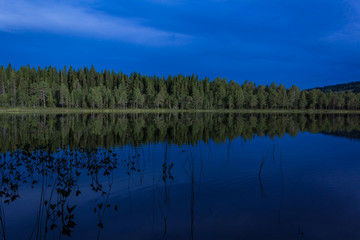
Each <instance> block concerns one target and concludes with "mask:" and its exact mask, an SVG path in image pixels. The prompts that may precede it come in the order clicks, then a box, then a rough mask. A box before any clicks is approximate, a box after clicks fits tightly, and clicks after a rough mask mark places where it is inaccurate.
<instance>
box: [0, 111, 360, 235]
mask: <svg viewBox="0 0 360 240" xmlns="http://www.w3.org/2000/svg"><path fill="white" fill-rule="evenodd" d="M359 139H360V115H351V114H347V115H345V114H343V115H338V114H328V115H318V114H310V115H307V114H235V113H231V114H230V113H228V114H225V113H224V114H220V113H219V114H214V113H201V114H200V113H198V114H197V113H169V114H83V115H81V114H69V115H66V114H65V115H55V114H54V115H40V114H36V115H31V114H28V115H0V153H1V154H0V174H1V182H0V183H1V185H0V200H1V205H0V227H1V228H0V233H1V236H2V239H326V240H329V239H360V231H359V229H360V221H359V219H360V141H359ZM0 238H1V237H0Z"/></svg>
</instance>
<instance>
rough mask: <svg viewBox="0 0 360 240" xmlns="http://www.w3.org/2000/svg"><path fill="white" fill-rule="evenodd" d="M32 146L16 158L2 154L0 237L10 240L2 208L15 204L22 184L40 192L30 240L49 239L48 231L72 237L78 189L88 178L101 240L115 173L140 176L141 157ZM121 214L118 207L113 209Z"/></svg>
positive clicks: (97, 150)
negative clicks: (53, 150)
mask: <svg viewBox="0 0 360 240" xmlns="http://www.w3.org/2000/svg"><path fill="white" fill-rule="evenodd" d="M28 147H29V146H27V147H25V148H24V149H22V150H17V151H15V152H14V153H10V152H7V153H3V154H0V156H1V158H0V173H1V176H2V177H1V182H0V200H1V203H0V204H1V205H0V211H1V215H0V223H1V234H2V238H3V239H6V231H5V230H6V225H5V220H6V219H5V213H4V206H3V205H4V204H5V205H9V204H11V203H12V202H13V201H15V200H17V199H18V198H19V197H20V195H19V188H20V186H21V185H28V184H30V186H31V187H32V188H34V187H35V186H37V185H38V187H39V188H40V198H39V208H38V211H37V216H36V221H35V225H34V228H33V231H32V232H31V233H30V239H46V238H47V237H48V235H49V233H50V232H52V234H55V233H56V232H58V234H59V237H57V238H61V236H62V235H63V236H71V234H72V231H73V230H74V228H75V227H76V223H75V215H74V210H75V209H76V207H77V205H76V204H75V202H76V199H77V198H78V196H80V195H81V190H80V188H79V186H78V182H79V178H80V177H81V175H84V176H85V175H86V176H88V177H90V181H89V185H90V189H91V191H92V192H93V193H95V194H96V196H97V197H96V203H95V207H94V212H95V213H96V214H97V218H98V223H97V226H98V238H100V232H101V229H102V228H103V227H104V226H103V218H104V215H105V210H106V209H107V208H110V207H112V206H111V204H110V195H111V188H112V184H113V171H114V170H115V169H117V168H119V167H124V166H126V167H127V168H126V171H127V173H128V174H130V172H132V171H135V172H139V171H140V169H139V168H137V165H138V164H137V163H135V161H136V160H137V159H139V158H140V156H139V155H136V156H131V157H130V159H129V158H124V156H122V155H121V153H120V152H119V151H113V150H112V149H107V150H104V149H101V148H99V149H96V150H91V149H88V150H79V149H76V150H72V151H70V150H69V149H68V150H60V149H59V150H58V151H56V152H52V153H51V151H50V148H51V146H50V145H48V146H47V147H45V148H39V149H38V150H36V151H32V150H29V148H28ZM114 209H115V210H117V209H118V206H117V205H115V206H114Z"/></svg>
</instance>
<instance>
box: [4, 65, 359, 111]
mask: <svg viewBox="0 0 360 240" xmlns="http://www.w3.org/2000/svg"><path fill="white" fill-rule="evenodd" d="M0 107H1V108H14V107H21V108H35V107H43V108H48V107H51V108H54V107H57V108H75V109H76V108H89V109H91V108H92V109H93V108H100V109H114V108H119V109H126V108H132V109H138V108H141V109H160V108H161V109H301V110H304V109H322V110H327V109H331V110H357V109H360V93H354V92H352V91H346V92H345V91H344V92H332V91H327V92H324V91H321V90H319V89H312V90H300V88H299V87H297V86H292V87H290V88H288V89H286V87H285V86H284V85H283V84H280V85H277V84H276V83H272V84H271V85H270V86H267V85H258V86H257V85H256V84H255V83H253V82H251V81H245V82H244V83H243V84H238V83H236V82H235V81H233V80H231V81H227V80H226V79H224V78H220V77H217V78H215V79H213V80H210V79H209V78H207V77H205V78H203V79H200V78H199V77H198V76H196V75H194V74H193V75H192V76H184V75H181V74H179V75H176V76H171V75H170V76H168V77H167V78H165V77H158V76H147V75H143V74H140V73H137V72H132V73H131V74H130V75H127V74H124V73H122V72H118V73H115V71H109V70H104V71H100V72H98V71H96V69H95V68H94V66H92V67H91V68H87V67H83V68H80V69H74V68H73V67H71V66H70V67H69V69H67V67H63V68H62V69H59V70H58V69H56V68H54V67H51V66H49V67H45V68H41V67H38V68H37V69H36V68H34V67H32V68H31V67H30V66H29V65H28V66H22V67H20V68H19V69H18V70H16V69H15V68H13V67H12V66H11V64H9V65H8V66H7V67H5V66H1V67H0Z"/></svg>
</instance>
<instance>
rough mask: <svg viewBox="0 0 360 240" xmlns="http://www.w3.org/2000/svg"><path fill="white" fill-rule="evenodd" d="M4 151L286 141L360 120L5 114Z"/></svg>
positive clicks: (0, 137)
mask: <svg viewBox="0 0 360 240" xmlns="http://www.w3.org/2000/svg"><path fill="white" fill-rule="evenodd" d="M0 126H2V127H1V131H0V150H2V151H7V150H10V151H14V150H16V149H17V148H19V147H17V146H22V147H23V146H25V145H27V144H29V145H30V148H31V149H36V148H37V146H39V145H45V144H47V143H48V142H52V143H53V145H52V146H53V148H52V150H57V148H58V147H59V146H70V148H72V149H74V148H78V147H80V148H96V147H98V146H103V147H109V146H115V145H116V146H123V145H127V144H129V143H130V144H132V145H141V144H146V143H158V142H165V141H166V142H168V143H169V144H179V145H182V144H194V143H197V142H199V141H205V142H208V140H209V139H212V140H214V141H215V142H225V141H226V139H230V140H232V139H235V138H237V137H241V138H242V139H243V140H251V139H252V138H253V137H254V136H255V135H258V136H265V135H268V136H270V137H272V138H273V137H275V136H279V137H282V136H283V135H284V134H285V133H288V134H289V135H291V136H296V135H297V134H298V133H299V132H305V131H309V132H312V133H319V132H328V133H330V134H331V133H332V132H336V131H345V132H351V131H354V130H357V131H360V115H351V114H348V115H334V114H326V115H320V114H312V115H304V114H234V113H231V114H215V113H201V114H198V113H171V114H170V113H168V114H91V115H90V114H87V115H86V114H83V115H81V114H80V115H79V114H73V115H16V116H14V115H0Z"/></svg>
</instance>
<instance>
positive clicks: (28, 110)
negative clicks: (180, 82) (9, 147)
mask: <svg viewBox="0 0 360 240" xmlns="http://www.w3.org/2000/svg"><path fill="white" fill-rule="evenodd" d="M88 113H244V114H251V113H264V114H279V113H281V114H286V113H289V114H360V110H320V109H315V110H314V109H305V110H299V109H295V110H294V109H133V108H127V109H119V108H117V109H87V108H0V114H88Z"/></svg>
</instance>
